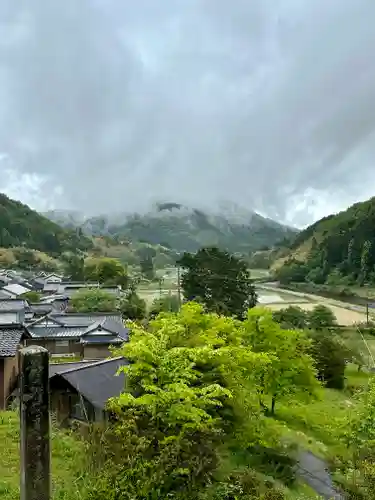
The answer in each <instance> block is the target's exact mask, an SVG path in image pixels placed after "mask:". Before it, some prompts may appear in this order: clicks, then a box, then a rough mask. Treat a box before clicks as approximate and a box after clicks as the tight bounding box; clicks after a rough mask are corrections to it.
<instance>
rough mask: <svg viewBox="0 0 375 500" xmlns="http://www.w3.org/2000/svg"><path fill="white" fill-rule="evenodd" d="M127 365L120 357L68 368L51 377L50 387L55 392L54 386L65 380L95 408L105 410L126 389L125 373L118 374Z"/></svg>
mask: <svg viewBox="0 0 375 500" xmlns="http://www.w3.org/2000/svg"><path fill="white" fill-rule="evenodd" d="M126 364H128V362H127V361H126V360H125V359H124V358H121V357H120V358H112V359H106V360H104V361H98V362H96V363H89V364H87V365H83V366H79V367H77V368H68V369H66V370H63V371H59V372H58V373H55V374H54V375H52V376H51V378H50V387H51V390H53V386H54V384H55V383H56V382H58V381H59V380H61V379H63V380H65V381H66V382H67V383H68V384H69V385H70V386H71V387H72V388H73V389H75V390H76V391H77V392H78V393H80V394H82V396H83V397H84V398H85V399H87V401H89V402H90V403H91V404H92V405H93V406H95V407H96V408H99V409H102V410H104V409H105V406H106V403H107V401H108V399H110V398H112V397H116V396H119V395H120V394H121V392H122V391H123V389H124V382H125V376H124V373H120V374H119V375H117V372H118V369H119V368H120V367H121V366H124V365H126Z"/></svg>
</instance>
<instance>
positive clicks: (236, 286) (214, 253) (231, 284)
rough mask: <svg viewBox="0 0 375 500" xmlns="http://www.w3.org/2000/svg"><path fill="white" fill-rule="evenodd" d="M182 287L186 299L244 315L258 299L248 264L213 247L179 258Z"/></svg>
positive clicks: (239, 315) (219, 310)
mask: <svg viewBox="0 0 375 500" xmlns="http://www.w3.org/2000/svg"><path fill="white" fill-rule="evenodd" d="M179 265H180V266H181V268H182V271H183V274H182V277H181V287H182V290H183V293H184V297H185V299H186V300H188V301H190V300H196V301H198V302H201V303H203V304H204V305H205V306H206V308H207V310H208V311H213V312H217V313H219V314H225V315H228V316H236V317H238V318H243V316H244V313H245V311H246V310H247V309H249V308H251V307H254V306H255V305H256V302H257V296H256V293H255V288H254V285H253V283H252V281H251V279H250V273H249V270H248V268H247V265H246V263H245V262H243V261H242V260H240V259H238V258H236V257H234V256H233V255H231V254H229V253H228V252H224V251H221V250H219V249H218V248H215V247H208V248H202V249H201V250H199V251H198V252H197V253H196V254H190V253H185V254H184V255H183V256H182V258H181V259H180V261H179Z"/></svg>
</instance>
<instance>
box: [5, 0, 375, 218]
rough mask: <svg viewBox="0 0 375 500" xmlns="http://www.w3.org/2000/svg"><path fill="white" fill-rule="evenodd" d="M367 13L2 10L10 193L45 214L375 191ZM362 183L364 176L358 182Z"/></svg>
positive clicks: (277, 202)
mask: <svg viewBox="0 0 375 500" xmlns="http://www.w3.org/2000/svg"><path fill="white" fill-rule="evenodd" d="M374 15H375V4H374V2H373V1H371V0H347V1H345V2H343V1H342V0H331V1H330V2H327V1H326V0H306V1H305V2H300V1H297V0H283V1H281V0H279V1H275V0H254V1H252V2H248V1H246V0H237V1H236V2H218V0H164V1H163V2H155V1H154V0H137V1H135V0H128V1H127V2H115V1H114V0H105V1H104V0H80V2H77V1H76V0H66V1H64V2H60V1H57V0H49V1H48V2H46V1H42V0H32V1H30V0H19V1H17V2H14V0H3V1H2V2H1V4H0V18H1V27H2V32H3V37H2V40H1V42H0V97H1V99H0V168H1V174H2V175H1V180H0V191H4V192H6V193H7V194H9V195H10V196H12V197H14V198H17V199H21V200H22V201H24V202H26V203H29V204H30V205H31V206H32V207H33V208H36V209H38V210H40V211H45V210H48V209H51V208H53V209H60V208H62V209H72V210H74V211H79V212H83V213H84V214H85V215H87V216H92V215H99V214H108V213H123V212H125V213H132V212H145V211H147V210H148V209H149V207H150V206H151V205H152V204H153V203H155V202H158V201H160V200H161V201H165V200H174V201H176V202H178V203H182V204H185V205H187V206H193V207H197V208H198V209H203V210H207V209H210V208H211V207H217V206H218V205H219V204H220V202H221V201H223V200H225V201H228V202H233V203H235V204H237V205H239V206H244V207H246V208H247V209H249V210H255V211H258V212H260V213H261V214H265V215H267V216H270V217H272V218H276V219H278V220H281V221H287V222H288V223H291V224H296V225H298V226H301V225H305V224H307V223H310V222H312V220H314V219H316V218H319V217H320V216H322V215H324V214H327V213H331V212H333V211H336V210H337V209H339V208H344V207H345V206H347V205H349V204H350V203H351V202H354V201H356V200H357V199H363V198H367V197H369V196H370V195H371V194H373V191H374V185H373V175H372V170H373V168H372V158H373V155H374V153H375V141H374V124H375V113H374V109H373V106H375V104H374V103H375V62H374V61H375V57H374V56H375V31H374V29H373V19H374ZM353 172H355V175H353Z"/></svg>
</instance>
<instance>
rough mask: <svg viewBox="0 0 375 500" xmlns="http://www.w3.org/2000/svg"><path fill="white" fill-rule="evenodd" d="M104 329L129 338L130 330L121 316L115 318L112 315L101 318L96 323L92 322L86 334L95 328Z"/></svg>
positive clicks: (126, 338) (125, 338)
mask: <svg viewBox="0 0 375 500" xmlns="http://www.w3.org/2000/svg"><path fill="white" fill-rule="evenodd" d="M98 329H103V330H106V331H108V332H111V333H115V334H116V335H119V336H121V337H122V338H124V340H128V338H129V330H128V328H126V327H125V326H124V323H123V322H122V319H121V317H119V318H116V319H113V318H111V317H106V318H104V320H103V318H100V319H99V320H98V321H96V322H95V323H92V324H91V325H90V326H89V327H88V328H87V330H86V334H88V335H89V334H90V332H91V331H93V330H98Z"/></svg>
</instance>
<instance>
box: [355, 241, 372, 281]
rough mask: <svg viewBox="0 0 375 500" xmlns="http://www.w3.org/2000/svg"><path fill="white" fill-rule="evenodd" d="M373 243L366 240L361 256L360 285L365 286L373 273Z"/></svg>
mask: <svg viewBox="0 0 375 500" xmlns="http://www.w3.org/2000/svg"><path fill="white" fill-rule="evenodd" d="M371 247H372V245H371V241H369V240H366V241H365V242H364V244H363V248H362V254H361V269H360V273H359V276H358V281H359V284H360V285H363V284H364V283H366V282H367V281H368V278H369V275H370V272H371V251H372V248H371Z"/></svg>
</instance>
